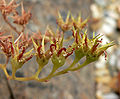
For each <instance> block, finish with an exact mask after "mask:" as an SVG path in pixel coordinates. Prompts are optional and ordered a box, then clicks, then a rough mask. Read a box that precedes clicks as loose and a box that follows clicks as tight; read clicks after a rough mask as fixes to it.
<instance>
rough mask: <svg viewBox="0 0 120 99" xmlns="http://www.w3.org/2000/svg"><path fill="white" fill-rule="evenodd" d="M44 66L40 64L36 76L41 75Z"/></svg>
mask: <svg viewBox="0 0 120 99" xmlns="http://www.w3.org/2000/svg"><path fill="white" fill-rule="evenodd" d="M42 68H43V66H39V68H38V70H37V72H36V73H35V75H34V77H37V78H38V76H39V74H40V72H41V70H42Z"/></svg>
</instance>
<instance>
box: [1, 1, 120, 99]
mask: <svg viewBox="0 0 120 99" xmlns="http://www.w3.org/2000/svg"><path fill="white" fill-rule="evenodd" d="M19 1H20V0H19ZM24 7H25V9H31V8H32V9H31V11H32V19H31V21H30V24H29V25H28V26H27V28H29V29H30V31H32V32H36V31H41V32H42V33H44V32H45V29H46V27H47V25H50V26H51V27H53V28H54V27H55V28H56V17H57V11H58V10H59V11H60V12H61V14H62V16H63V18H66V15H67V13H68V11H71V13H72V15H73V16H77V15H78V14H79V13H80V12H81V14H82V18H83V19H85V18H87V17H88V16H90V22H89V25H88V26H87V28H88V33H89V34H90V35H91V33H92V32H93V31H95V32H96V34H99V33H100V34H103V35H104V36H103V41H105V42H103V43H104V44H106V42H110V41H114V42H115V43H116V45H115V46H113V47H111V48H110V49H108V51H107V53H108V56H107V60H105V58H104V56H103V57H100V59H99V60H98V61H97V62H96V63H92V64H90V65H88V66H86V67H84V68H82V69H80V70H78V71H76V72H70V73H68V74H64V75H61V76H59V77H54V78H52V79H51V80H50V81H49V82H45V83H39V82H36V81H29V82H19V81H13V80H7V79H6V77H5V75H4V73H3V72H2V71H1V70H0V99H120V0H24ZM0 18H1V16H0ZM0 24H1V25H3V27H6V28H7V30H8V31H9V27H7V26H6V24H4V22H2V21H1V22H0ZM69 61H72V58H71V59H69V60H68V63H69ZM0 63H1V64H2V63H4V59H3V56H0ZM50 64H51V63H50ZM50 64H49V65H50ZM25 65H26V66H24V68H22V69H21V70H20V71H18V72H17V74H16V75H17V76H18V77H19V76H20V77H21V76H28V75H32V74H33V73H34V72H35V71H36V69H37V66H36V65H37V64H36V63H35V59H33V60H30V61H29V62H28V63H27V64H25ZM49 70H50V67H49V68H48V70H43V72H42V73H41V74H40V75H41V76H44V73H48V72H49ZM8 72H9V74H11V66H10V64H8Z"/></svg>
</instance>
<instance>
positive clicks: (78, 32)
mask: <svg viewBox="0 0 120 99" xmlns="http://www.w3.org/2000/svg"><path fill="white" fill-rule="evenodd" d="M18 6H21V15H19V13H18V12H17V10H16V8H17V7H18ZM0 11H1V14H2V15H3V19H4V21H5V22H6V23H7V24H8V25H9V26H10V27H11V29H13V30H14V31H15V32H16V33H17V34H18V37H15V36H14V35H13V34H11V35H4V34H5V32H2V31H1V32H0V48H1V51H2V53H4V54H5V55H6V57H7V61H6V63H5V64H0V68H1V69H3V70H4V72H5V74H6V76H7V78H8V79H14V80H19V81H28V80H37V81H39V82H45V81H48V80H49V79H51V78H52V77H54V76H58V75H61V74H65V73H68V71H75V70H79V69H80V68H82V67H84V66H86V65H87V64H90V63H91V62H94V61H97V60H98V58H99V57H100V56H101V55H103V54H105V58H106V55H107V54H106V50H107V49H108V48H109V47H111V46H113V45H114V43H113V42H110V43H107V44H105V45H102V44H101V43H102V35H97V36H95V33H93V37H92V38H91V39H90V38H89V37H88V32H87V29H86V25H87V23H88V18H87V19H85V20H84V21H82V18H81V15H79V16H78V17H77V18H74V17H73V16H72V15H71V13H70V12H68V15H67V17H66V20H65V21H64V20H63V18H62V16H61V14H60V13H59V12H58V18H57V20H56V22H57V24H58V29H57V30H56V31H53V30H52V29H51V28H50V27H47V29H46V32H45V34H44V35H42V33H41V32H38V33H33V35H31V36H30V35H28V33H25V31H24V29H25V25H27V24H28V22H29V20H30V19H31V13H30V11H28V12H26V11H25V10H24V7H23V3H21V4H16V2H15V1H14V0H12V1H11V2H10V3H9V4H7V3H6V1H5V0H2V1H1V2H0ZM9 14H11V15H12V16H11V17H10V18H12V19H13V22H12V24H18V25H20V26H22V27H23V29H22V30H21V31H18V30H17V28H16V27H14V26H13V25H12V24H11V22H10V21H9V20H8V16H9ZM66 31H67V33H68V32H69V31H71V32H72V35H71V39H72V41H73V42H72V43H71V45H68V46H64V44H65V43H66V42H70V40H71V39H70V40H69V39H66V38H65V37H64V35H65V33H66ZM15 38H16V40H15ZM73 54H75V58H74V60H73V62H72V63H71V64H70V65H69V66H67V67H66V68H65V69H63V70H59V71H57V70H58V69H59V68H60V67H62V66H64V65H65V63H66V60H67V59H68V58H69V56H71V55H73ZM33 56H35V57H36V62H37V64H38V66H39V68H38V70H37V71H36V72H35V73H34V75H32V76H31V77H23V78H21V77H16V76H15V73H16V71H17V70H19V69H20V68H21V67H23V66H24V64H25V63H27V61H29V60H30V59H32V57H33ZM83 57H86V60H85V61H84V63H83V64H78V62H79V61H80V60H81V58H83ZM8 61H10V62H11V65H12V75H9V74H8V73H7V70H6V67H7V63H8ZM49 61H51V62H52V63H53V66H52V67H51V68H52V69H51V72H50V74H48V75H47V77H44V78H39V74H40V72H41V71H42V70H43V68H44V67H45V66H46V65H47V64H48V63H49ZM76 64H78V65H77V66H76Z"/></svg>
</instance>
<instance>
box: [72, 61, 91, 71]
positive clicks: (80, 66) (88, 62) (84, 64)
mask: <svg viewBox="0 0 120 99" xmlns="http://www.w3.org/2000/svg"><path fill="white" fill-rule="evenodd" d="M91 62H92V61H88V60H86V61H85V62H84V63H83V64H81V65H79V66H78V67H76V68H73V69H70V71H76V70H78V69H80V68H82V67H84V66H86V65H88V64H90V63H91Z"/></svg>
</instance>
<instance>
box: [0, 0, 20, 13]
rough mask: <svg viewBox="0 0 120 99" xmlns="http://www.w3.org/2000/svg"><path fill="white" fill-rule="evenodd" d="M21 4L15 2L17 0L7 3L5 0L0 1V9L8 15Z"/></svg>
mask: <svg viewBox="0 0 120 99" xmlns="http://www.w3.org/2000/svg"><path fill="white" fill-rule="evenodd" d="M18 6H19V4H16V3H15V0H11V1H10V3H9V4H7V3H6V1H5V0H1V1H0V10H1V12H2V14H3V15H8V14H10V13H11V12H15V11H16V10H15V9H16V8H17V7H18Z"/></svg>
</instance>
